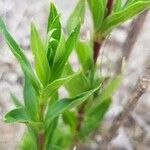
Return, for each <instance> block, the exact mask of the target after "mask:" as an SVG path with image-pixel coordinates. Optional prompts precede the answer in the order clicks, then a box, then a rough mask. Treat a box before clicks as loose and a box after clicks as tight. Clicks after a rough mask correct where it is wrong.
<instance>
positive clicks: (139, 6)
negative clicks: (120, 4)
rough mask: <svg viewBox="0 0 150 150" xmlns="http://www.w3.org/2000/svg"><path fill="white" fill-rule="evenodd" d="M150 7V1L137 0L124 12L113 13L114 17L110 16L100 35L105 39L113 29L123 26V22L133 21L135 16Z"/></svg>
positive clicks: (105, 21)
mask: <svg viewBox="0 0 150 150" xmlns="http://www.w3.org/2000/svg"><path fill="white" fill-rule="evenodd" d="M149 7H150V1H149V0H144V1H141V0H137V1H133V3H131V4H130V5H128V6H126V7H125V8H124V9H123V10H121V11H118V12H116V13H113V14H112V15H110V16H108V17H107V18H106V19H105V20H104V22H103V24H102V27H101V28H100V29H99V33H101V34H102V35H103V36H104V37H105V36H106V35H108V34H109V33H110V32H111V31H112V29H113V28H115V27H116V26H118V25H120V24H122V23H123V22H125V21H127V20H129V19H131V18H132V17H134V16H135V15H137V14H139V13H141V12H142V11H144V10H145V9H147V8H149Z"/></svg>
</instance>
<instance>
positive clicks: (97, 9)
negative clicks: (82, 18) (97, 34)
mask: <svg viewBox="0 0 150 150" xmlns="http://www.w3.org/2000/svg"><path fill="white" fill-rule="evenodd" d="M88 4H89V8H90V11H91V15H92V19H93V24H94V29H95V31H96V30H97V29H98V28H99V27H100V26H101V25H102V22H103V19H104V17H105V11H106V9H105V8H106V0H88Z"/></svg>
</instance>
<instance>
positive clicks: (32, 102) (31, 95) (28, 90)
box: [24, 76, 38, 121]
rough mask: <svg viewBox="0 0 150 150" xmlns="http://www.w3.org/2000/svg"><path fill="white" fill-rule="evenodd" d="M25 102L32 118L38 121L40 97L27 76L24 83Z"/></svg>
mask: <svg viewBox="0 0 150 150" xmlns="http://www.w3.org/2000/svg"><path fill="white" fill-rule="evenodd" d="M24 103H25V110H26V112H27V113H28V115H29V116H30V118H31V119H32V120H34V121H36V120H37V117H38V116H37V115H38V97H37V95H36V92H35V90H34V88H33V87H32V84H31V83H30V80H29V79H28V78H27V76H25V84H24Z"/></svg>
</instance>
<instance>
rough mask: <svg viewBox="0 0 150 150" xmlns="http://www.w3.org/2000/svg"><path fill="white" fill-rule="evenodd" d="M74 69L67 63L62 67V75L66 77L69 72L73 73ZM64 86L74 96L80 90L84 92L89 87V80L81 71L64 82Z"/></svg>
mask: <svg viewBox="0 0 150 150" xmlns="http://www.w3.org/2000/svg"><path fill="white" fill-rule="evenodd" d="M73 73H74V71H73V70H72V68H71V65H70V64H69V63H67V65H66V66H65V68H64V72H63V76H64V77H67V76H68V75H70V74H73ZM65 88H66V89H67V91H68V93H69V95H70V96H71V97H74V96H76V95H78V94H80V93H81V92H85V91H87V90H88V89H90V82H89V81H88V79H87V77H86V76H85V74H84V73H83V72H81V73H80V74H78V75H77V76H76V77H75V78H74V79H73V80H70V81H69V82H67V83H66V84H65Z"/></svg>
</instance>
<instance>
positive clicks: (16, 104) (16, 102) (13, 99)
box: [10, 93, 22, 107]
mask: <svg viewBox="0 0 150 150" xmlns="http://www.w3.org/2000/svg"><path fill="white" fill-rule="evenodd" d="M10 95H11V99H12V101H13V103H14V104H15V106H17V107H20V106H22V103H21V102H20V100H19V99H18V98H17V97H16V96H15V95H14V94H12V93H11V94H10Z"/></svg>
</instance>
